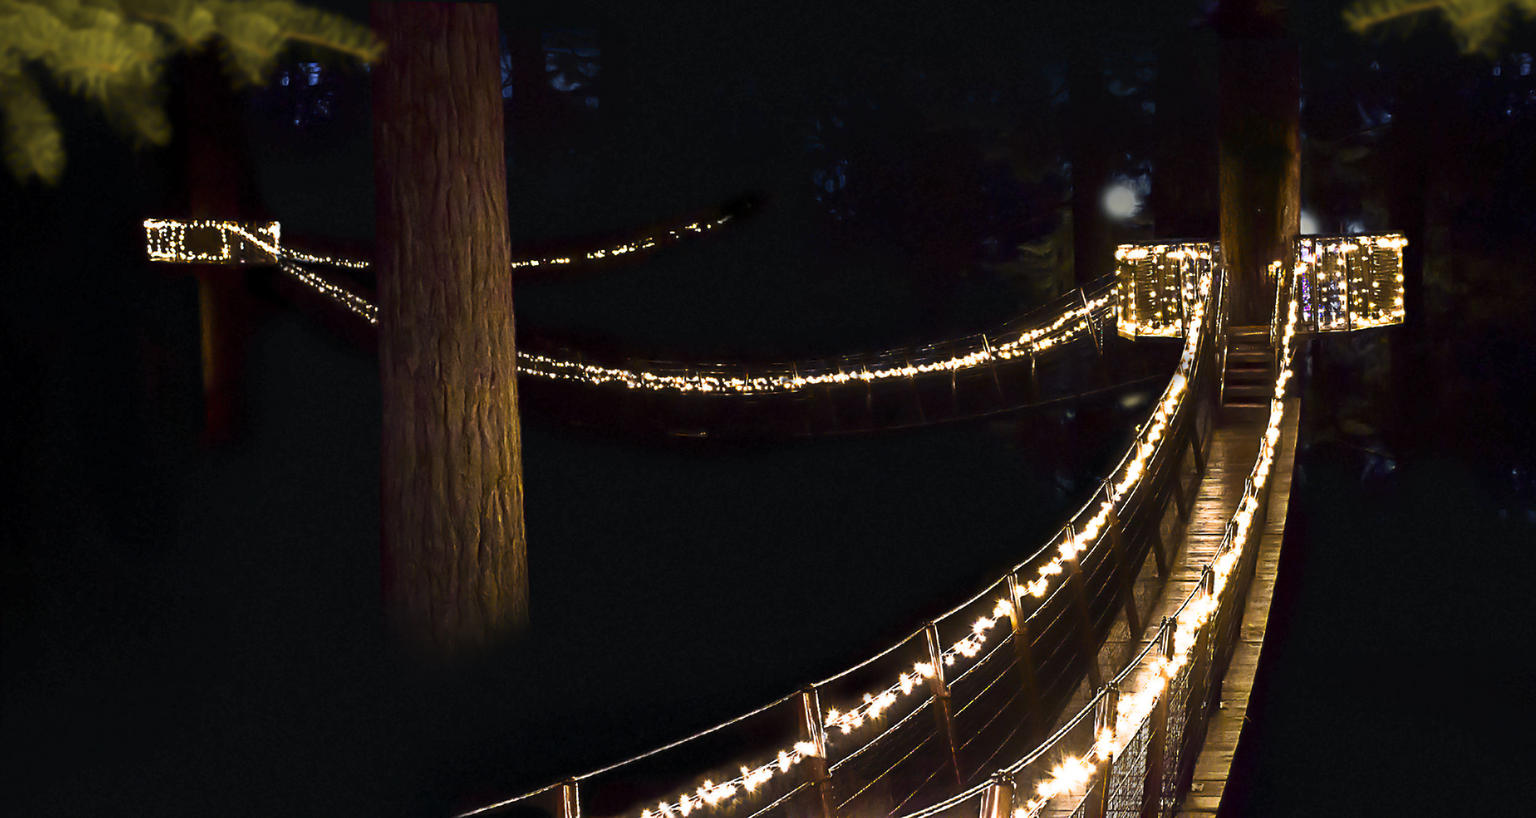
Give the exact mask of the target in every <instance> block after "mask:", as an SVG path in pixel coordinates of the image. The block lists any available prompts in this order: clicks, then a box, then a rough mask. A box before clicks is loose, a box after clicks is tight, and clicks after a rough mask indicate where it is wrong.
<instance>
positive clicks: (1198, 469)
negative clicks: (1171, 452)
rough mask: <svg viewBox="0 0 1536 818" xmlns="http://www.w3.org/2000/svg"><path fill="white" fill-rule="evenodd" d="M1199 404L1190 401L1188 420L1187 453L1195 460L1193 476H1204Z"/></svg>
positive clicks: (1195, 401)
mask: <svg viewBox="0 0 1536 818" xmlns="http://www.w3.org/2000/svg"><path fill="white" fill-rule="evenodd" d="M1199 408H1200V404H1199V402H1198V400H1194V401H1190V410H1191V414H1190V418H1189V432H1188V433H1187V434H1188V435H1189V452H1190V454H1191V455H1193V456H1194V458H1195V474H1197V475H1204V474H1205V452H1203V451H1201V450H1200V412H1199Z"/></svg>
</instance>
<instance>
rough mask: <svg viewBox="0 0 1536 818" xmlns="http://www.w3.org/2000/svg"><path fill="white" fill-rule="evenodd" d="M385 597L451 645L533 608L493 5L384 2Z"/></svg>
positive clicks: (400, 619) (434, 642) (474, 639)
mask: <svg viewBox="0 0 1536 818" xmlns="http://www.w3.org/2000/svg"><path fill="white" fill-rule="evenodd" d="M372 21H373V28H374V31H375V32H377V33H378V35H379V36H380V37H381V38H382V39H383V40H384V42H385V44H386V47H387V49H388V51H387V52H386V54H385V57H384V60H383V62H382V63H381V64H380V65H379V66H378V67H377V68H376V69H375V70H374V72H373V106H374V134H373V135H374V182H375V192H376V198H377V218H378V237H377V246H378V250H377V259H376V267H375V269H376V270H377V273H378V282H379V330H380V339H379V374H380V388H381V389H382V391H383V404H384V440H383V452H382V457H383V464H382V483H383V492H382V498H381V502H382V508H381V514H380V517H381V522H382V526H383V532H382V533H383V568H384V595H385V601H386V604H387V605H388V606H389V609H390V613H391V616H392V618H393V619H394V621H395V623H396V625H397V626H398V627H400V628H401V629H402V630H403V631H404V633H405V634H406V636H407V637H408V638H410V639H412V640H414V641H417V642H419V643H423V644H426V645H429V646H430V647H431V648H432V649H434V650H436V651H438V652H441V653H461V652H464V651H467V650H474V649H476V648H477V647H480V646H483V645H485V644H487V643H489V642H491V641H493V640H494V639H496V638H497V637H499V636H502V635H505V634H508V633H511V632H515V631H517V630H519V629H521V628H522V627H523V626H524V625H525V624H526V622H527V617H528V575H527V559H526V553H527V541H526V537H525V534H524V529H523V487H522V441H521V435H520V432H519V428H518V417H517V378H516V352H515V347H514V345H513V329H512V277H511V275H510V266H509V265H510V263H511V255H510V252H511V251H510V249H509V246H508V229H507V194H506V170H505V156H504V153H503V144H504V143H503V131H502V127H503V125H502V97H501V78H500V70H499V62H498V58H499V48H498V33H497V25H496V9H495V7H494V6H490V5H478V4H468V3H374V5H373V12H372Z"/></svg>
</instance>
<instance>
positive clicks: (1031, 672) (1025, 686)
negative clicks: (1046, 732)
mask: <svg viewBox="0 0 1536 818" xmlns="http://www.w3.org/2000/svg"><path fill="white" fill-rule="evenodd" d="M1006 579H1007V590H1008V611H1009V613H1008V618H1009V620H1010V621H1012V623H1013V653H1014V655H1015V656H1016V657H1018V661H1019V676H1020V677H1021V678H1022V679H1023V683H1022V685H1021V688H1022V690H1023V695H1024V719H1023V721H1024V730H1025V732H1026V733H1027V734H1028V735H1027V736H1026V737H1027V738H1028V739H1029V743H1030V744H1031V745H1033V743H1034V741H1035V739H1036V737H1037V735H1036V730H1037V729H1038V728H1039V727H1040V724H1039V722H1040V716H1041V713H1040V693H1039V686H1038V684H1037V680H1036V679H1035V659H1034V652H1033V649H1034V645H1033V644H1032V643H1031V638H1032V637H1031V636H1030V632H1029V631H1030V628H1029V619H1028V618H1027V617H1025V615H1024V603H1023V602H1022V601H1021V598H1020V597H1021V595H1022V594H1023V592H1024V591H1023V589H1022V588H1021V587H1019V578H1018V575H1017V574H1015V573H1014V572H1012V571H1009V572H1008V576H1007V578H1006Z"/></svg>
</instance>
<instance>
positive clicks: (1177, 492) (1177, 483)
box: [1169, 447, 1189, 520]
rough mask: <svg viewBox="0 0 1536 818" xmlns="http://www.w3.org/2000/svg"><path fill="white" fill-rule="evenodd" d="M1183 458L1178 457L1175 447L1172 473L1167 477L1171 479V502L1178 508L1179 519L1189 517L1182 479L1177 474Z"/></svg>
mask: <svg viewBox="0 0 1536 818" xmlns="http://www.w3.org/2000/svg"><path fill="white" fill-rule="evenodd" d="M1183 459H1184V458H1182V457H1179V452H1178V448H1177V447H1175V448H1174V451H1173V464H1172V465H1173V474H1172V475H1170V477H1169V479H1171V480H1172V481H1173V504H1174V506H1175V507H1176V508H1178V510H1179V519H1180V520H1188V519H1189V501H1188V500H1186V499H1185V497H1184V480H1183V478H1182V477H1181V476H1180V475H1179V472H1180V471H1181V469H1180V468H1179V462H1180V461H1181V460H1183Z"/></svg>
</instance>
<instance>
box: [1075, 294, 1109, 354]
mask: <svg viewBox="0 0 1536 818" xmlns="http://www.w3.org/2000/svg"><path fill="white" fill-rule="evenodd" d="M1077 298H1078V300H1079V301H1081V302H1083V312H1084V313H1085V315H1084V316H1083V321H1084V322H1086V323H1087V324H1088V337H1089V338H1092V339H1093V348H1094V349H1095V350H1096V351H1097V352H1098V353H1099V357H1100V358H1102V357H1104V342H1103V341H1102V340H1100V338H1099V333H1097V332H1095V331H1094V329H1093V310H1091V309H1089V307H1088V293H1087V292H1086V291H1084V290H1083V288H1082V287H1078V288H1077Z"/></svg>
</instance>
